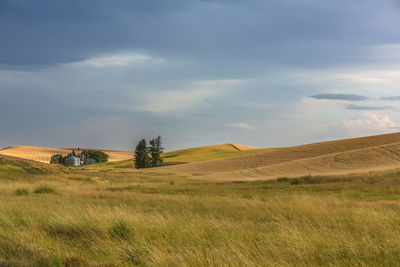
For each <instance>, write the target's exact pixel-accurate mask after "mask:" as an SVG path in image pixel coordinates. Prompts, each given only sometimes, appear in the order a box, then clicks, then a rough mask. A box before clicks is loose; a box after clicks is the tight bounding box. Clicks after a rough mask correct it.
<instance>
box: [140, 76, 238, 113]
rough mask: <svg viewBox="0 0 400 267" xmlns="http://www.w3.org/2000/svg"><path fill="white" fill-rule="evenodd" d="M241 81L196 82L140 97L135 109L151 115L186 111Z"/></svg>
mask: <svg viewBox="0 0 400 267" xmlns="http://www.w3.org/2000/svg"><path fill="white" fill-rule="evenodd" d="M239 83H241V80H203V81H196V82H193V83H191V84H190V85H188V86H186V87H185V88H184V89H174V90H168V91H161V92H160V91H157V92H154V93H151V94H146V95H144V96H143V97H142V101H141V102H142V103H144V104H142V105H139V106H137V107H136V108H135V109H136V110H140V111H146V112H152V113H170V112H174V111H182V110H188V109H192V108H195V107H198V106H200V105H204V104H206V101H207V99H209V98H212V97H215V96H218V95H221V94H222V92H226V91H227V90H228V89H229V88H231V87H232V86H235V85H237V84H239Z"/></svg>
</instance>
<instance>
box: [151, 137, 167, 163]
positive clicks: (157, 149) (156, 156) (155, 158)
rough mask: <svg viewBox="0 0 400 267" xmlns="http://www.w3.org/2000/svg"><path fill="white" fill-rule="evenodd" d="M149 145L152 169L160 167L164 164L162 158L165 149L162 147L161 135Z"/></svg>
mask: <svg viewBox="0 0 400 267" xmlns="http://www.w3.org/2000/svg"><path fill="white" fill-rule="evenodd" d="M149 143H150V146H149V153H150V156H151V159H150V162H151V167H160V166H161V164H162V162H163V159H162V158H161V153H163V151H164V148H163V147H162V140H161V136H160V135H159V136H157V138H154V139H152V140H150V142H149Z"/></svg>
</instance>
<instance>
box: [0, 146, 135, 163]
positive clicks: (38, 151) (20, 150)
mask: <svg viewBox="0 0 400 267" xmlns="http://www.w3.org/2000/svg"><path fill="white" fill-rule="evenodd" d="M72 149H75V150H77V148H48V147H35V146H10V147H7V148H4V149H0V154H2V155H6V156H13V157H18V158H22V159H29V160H34V161H39V162H45V163H49V162H50V158H51V156H52V155H54V154H62V155H67V154H68V153H71V151H72ZM81 150H83V149H82V148H81ZM101 151H104V152H105V153H107V154H108V155H109V156H110V157H109V161H120V160H126V159H131V158H133V153H132V152H127V151H116V150H101Z"/></svg>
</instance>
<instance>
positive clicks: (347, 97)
mask: <svg viewBox="0 0 400 267" xmlns="http://www.w3.org/2000/svg"><path fill="white" fill-rule="evenodd" d="M310 97H311V98H314V99H326V100H347V101H364V100H368V97H366V96H363V95H354V94H316V95H312V96H310Z"/></svg>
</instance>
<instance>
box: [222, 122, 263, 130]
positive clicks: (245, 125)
mask: <svg viewBox="0 0 400 267" xmlns="http://www.w3.org/2000/svg"><path fill="white" fill-rule="evenodd" d="M228 126H231V127H236V128H240V129H246V130H254V129H255V128H256V127H254V126H252V125H250V124H248V123H245V122H235V123H230V124H228Z"/></svg>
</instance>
